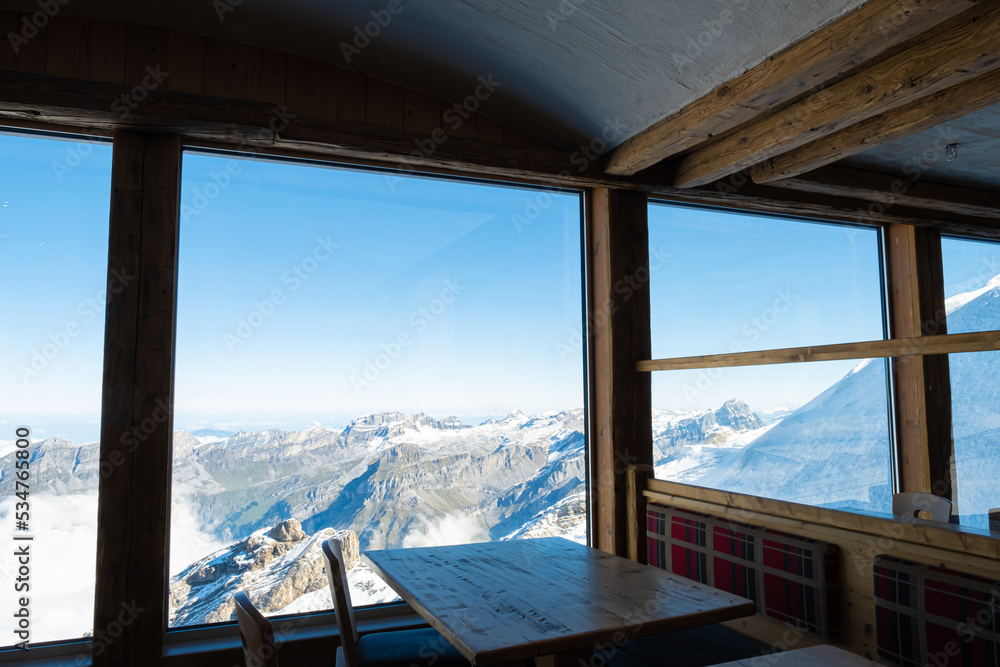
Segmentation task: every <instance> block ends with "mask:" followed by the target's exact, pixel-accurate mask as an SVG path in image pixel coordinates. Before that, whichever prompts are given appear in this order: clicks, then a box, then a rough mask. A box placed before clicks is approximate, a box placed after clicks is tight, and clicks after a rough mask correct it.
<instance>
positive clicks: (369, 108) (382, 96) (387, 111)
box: [365, 77, 403, 128]
mask: <svg viewBox="0 0 1000 667" xmlns="http://www.w3.org/2000/svg"><path fill="white" fill-rule="evenodd" d="M366 95H367V100H366V102H365V122H367V123H371V124H373V125H385V126H386V127H397V128H401V127H403V89H402V88H401V87H399V86H397V85H396V84H394V83H388V82H386V81H382V80H381V79H374V78H371V77H369V78H368V86H367V88H366Z"/></svg>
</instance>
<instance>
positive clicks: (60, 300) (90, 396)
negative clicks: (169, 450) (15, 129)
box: [0, 134, 113, 644]
mask: <svg viewBox="0 0 1000 667" xmlns="http://www.w3.org/2000/svg"><path fill="white" fill-rule="evenodd" d="M110 193H111V146H110V144H107V143H96V142H92V141H90V140H83V139H79V138H78V139H75V140H74V141H68V140H59V139H55V138H52V137H42V136H39V135H16V134H0V285H2V286H3V289H2V290H0V311H2V312H3V313H4V326H2V327H0V350H2V356H3V365H4V368H5V376H4V379H3V381H2V382H0V486H2V487H3V495H2V497H0V526H2V530H0V535H2V538H0V542H2V546H0V574H2V577H0V579H2V580H3V582H4V594H3V595H0V616H2V617H3V618H4V619H6V623H7V624H8V625H7V627H10V625H14V626H15V627H14V630H15V631H17V632H20V631H21V629H22V628H21V627H20V626H21V625H22V623H21V621H20V620H18V618H17V617H16V616H15V614H21V615H22V617H23V612H21V606H20V604H19V602H20V598H21V597H26V598H28V600H29V605H28V609H29V611H28V612H27V614H28V619H29V620H28V622H27V624H28V626H29V627H28V628H27V630H26V631H27V632H28V633H30V635H19V634H17V632H11V631H8V630H6V629H5V631H4V635H3V639H2V640H0V643H2V644H15V643H18V642H21V641H23V640H28V641H29V642H30V643H31V644H35V643H37V642H45V641H53V640H60V639H76V638H80V637H83V636H84V635H85V634H87V633H89V632H90V631H91V629H92V628H93V622H94V572H95V567H96V566H95V559H96V554H97V483H98V478H99V476H98V449H99V447H98V440H99V438H100V416H101V382H102V376H103V370H104V369H103V359H104V311H105V306H106V303H107V299H108V278H107V276H108V216H109V201H110V199H111V196H110ZM112 298H113V294H112ZM18 427H24V430H21V429H19V428H18ZM25 434H27V437H25V438H24V439H23V440H21V439H19V436H21V435H25ZM18 474H20V475H21V477H23V478H24V479H18V477H17V476H18ZM18 482H20V485H19V484H18ZM18 494H20V495H18ZM22 521H23V522H24V523H23V524H22V523H21V522H22ZM28 536H30V537H31V538H32V539H31V540H27V539H18V538H25V537H28ZM25 550H27V552H28V553H27V554H26V559H27V560H28V563H22V562H20V561H21V558H20V556H17V555H15V554H16V553H21V554H24V553H25ZM68 553H72V558H67V557H66V556H67V554H68ZM11 619H15V620H14V621H13V623H12V621H11Z"/></svg>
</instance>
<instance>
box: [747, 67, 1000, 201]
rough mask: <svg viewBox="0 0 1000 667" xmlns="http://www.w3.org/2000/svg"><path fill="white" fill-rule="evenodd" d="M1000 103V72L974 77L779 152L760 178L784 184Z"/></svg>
mask: <svg viewBox="0 0 1000 667" xmlns="http://www.w3.org/2000/svg"><path fill="white" fill-rule="evenodd" d="M998 102H1000V72H990V73H988V74H984V75H982V76H977V77H973V78H972V79H970V80H969V81H966V82H964V83H960V84H958V85H956V86H951V87H950V88H945V89H944V90H942V91H939V92H937V93H934V94H933V95H930V96H928V97H924V98H921V99H919V100H917V101H916V102H911V103H909V104H905V105H903V106H901V107H899V108H897V109H893V110H892V111H890V112H889V113H884V114H879V115H877V116H873V117H871V118H868V119H866V120H863V121H861V122H860V123H855V124H854V125H851V126H850V127H848V128H846V129H843V130H840V131H839V132H834V133H833V134H830V135H827V136H825V137H822V138H820V139H817V140H816V141H811V142H809V143H807V144H806V145H804V146H801V147H799V148H796V149H793V150H790V151H788V152H785V153H782V154H781V155H776V156H774V157H772V158H769V159H768V160H765V161H764V162H763V163H760V164H758V165H755V166H754V168H753V180H754V182H755V183H773V184H774V185H780V184H781V179H786V178H790V177H793V176H798V175H800V174H804V173H806V172H809V171H811V170H813V169H817V168H819V167H822V166H824V165H828V164H832V163H834V162H837V161H838V160H842V159H844V158H847V157H850V156H852V155H856V154H857V153H860V152H862V151H866V150H868V149H869V148H873V147H875V146H878V145H880V144H884V143H887V142H889V141H893V140H895V139H899V138H901V137H906V136H909V135H911V134H916V133H918V132H923V131H925V130H929V129H931V128H933V127H936V126H938V125H941V124H943V123H947V122H950V121H953V120H955V119H957V118H961V117H962V116H965V115H967V114H970V113H973V112H976V111H980V110H981V109H985V108H987V107H990V106H993V105H994V104H997V103H998Z"/></svg>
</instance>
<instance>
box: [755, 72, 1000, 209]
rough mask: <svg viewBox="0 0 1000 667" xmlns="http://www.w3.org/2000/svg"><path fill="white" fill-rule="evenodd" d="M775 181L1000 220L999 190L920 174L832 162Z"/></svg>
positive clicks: (797, 187) (776, 184) (779, 184)
mask: <svg viewBox="0 0 1000 667" xmlns="http://www.w3.org/2000/svg"><path fill="white" fill-rule="evenodd" d="M998 83H1000V81H998ZM998 96H1000V93H998ZM755 173H756V172H755ZM772 185H773V186H774V187H776V188H787V189H789V190H797V191H799V192H812V193H815V194H822V195H829V196H832V197H851V198H854V199H862V200H867V201H872V202H878V203H880V204H881V205H882V206H883V207H884V208H886V209H888V208H889V207H890V206H908V207H914V208H926V209H930V210H933V211H941V212H942V213H958V214H961V215H968V216H973V217H979V218H986V219H988V220H1000V192H987V191H985V190H972V189H970V188H962V187H956V186H952V185H942V184H940V183H928V182H927V181H925V180H922V179H920V178H919V177H917V180H913V178H911V177H909V176H901V175H895V174H882V173H877V172H873V171H864V170H861V169H851V168H849V167H838V166H833V165H831V166H829V167H823V168H822V169H817V170H816V171H810V172H807V173H804V174H801V175H799V176H795V177H792V178H783V179H779V180H775V181H773V182H772Z"/></svg>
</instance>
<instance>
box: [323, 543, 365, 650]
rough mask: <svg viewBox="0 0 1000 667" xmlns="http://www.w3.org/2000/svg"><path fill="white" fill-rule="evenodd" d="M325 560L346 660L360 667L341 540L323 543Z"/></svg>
mask: <svg viewBox="0 0 1000 667" xmlns="http://www.w3.org/2000/svg"><path fill="white" fill-rule="evenodd" d="M323 560H325V561H326V578H327V579H328V580H329V582H330V595H331V597H333V611H334V613H335V614H336V617H337V630H339V631H340V646H341V648H342V649H343V651H344V660H345V661H346V662H347V667H358V650H357V643H358V626H357V625H356V624H355V622H354V607H352V606H351V591H350V589H349V588H348V586H347V569H346V568H345V567H344V552H343V551H342V550H341V548H340V540H338V539H337V538H335V537H331V538H330V539H328V540H325V541H324V542H323Z"/></svg>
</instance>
